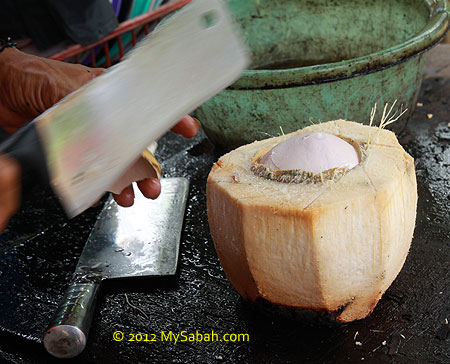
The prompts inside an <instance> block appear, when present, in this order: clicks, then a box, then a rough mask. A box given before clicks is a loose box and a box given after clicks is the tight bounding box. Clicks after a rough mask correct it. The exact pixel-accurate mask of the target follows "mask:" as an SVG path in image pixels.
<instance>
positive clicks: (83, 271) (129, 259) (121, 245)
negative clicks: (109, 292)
mask: <svg viewBox="0 0 450 364" xmlns="http://www.w3.org/2000/svg"><path fill="white" fill-rule="evenodd" d="M161 187H162V189H161V195H160V196H159V197H158V198H157V199H156V200H149V199H147V198H145V197H144V196H143V195H142V194H141V193H140V192H138V191H137V189H136V192H135V193H136V197H135V201H134V205H133V206H132V207H129V208H123V207H120V206H118V205H117V204H116V203H115V202H114V200H113V199H112V198H109V199H108V200H107V202H106V203H105V205H104V207H103V209H102V211H101V212H100V215H99V217H98V219H97V221H96V223H95V225H94V228H93V230H92V232H91V234H90V235H89V238H88V240H87V242H86V245H85V247H84V249H83V252H82V253H81V256H80V260H79V261H78V265H77V267H76V269H75V273H74V275H73V279H72V283H71V284H70V286H69V288H68V289H67V291H66V293H65V295H64V298H63V299H62V301H61V303H60V305H59V307H58V309H57V311H56V313H55V315H54V317H53V318H52V320H51V323H50V325H49V326H48V328H47V329H46V331H45V333H44V340H43V341H44V346H45V348H46V349H47V351H48V352H49V353H50V354H52V355H53V356H56V357H57V358H72V357H74V356H76V355H78V354H80V353H81V352H82V351H83V350H84V348H85V346H86V339H87V335H88V331H89V327H90V324H91V321H92V314H93V311H94V304H95V300H96V296H97V292H98V290H99V288H100V284H101V282H102V281H103V280H105V279H115V278H127V277H143V276H167V275H174V274H175V272H176V269H177V262H178V251H179V245H180V235H181V230H182V224H183V216H184V210H185V207H186V200H187V195H188V190H189V183H188V180H187V179H186V178H163V179H161Z"/></svg>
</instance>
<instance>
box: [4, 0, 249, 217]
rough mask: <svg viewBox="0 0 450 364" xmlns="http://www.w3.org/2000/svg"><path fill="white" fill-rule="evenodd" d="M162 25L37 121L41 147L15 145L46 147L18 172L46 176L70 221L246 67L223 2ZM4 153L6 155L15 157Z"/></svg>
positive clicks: (198, 4)
mask: <svg viewBox="0 0 450 364" xmlns="http://www.w3.org/2000/svg"><path fill="white" fill-rule="evenodd" d="M162 23H163V24H162V25H161V26H160V27H158V28H157V29H156V30H155V31H154V32H153V33H152V34H151V35H150V36H149V37H148V38H146V39H145V40H144V41H142V42H141V43H140V44H139V45H138V46H136V48H135V49H134V50H133V51H132V52H131V53H130V54H129V56H127V57H126V58H125V59H124V60H123V61H121V62H120V63H119V64H118V65H116V66H114V67H112V68H111V69H109V70H108V71H107V72H106V73H105V74H103V75H101V76H99V77H97V78H96V79H94V80H92V81H91V82H89V83H88V84H87V85H85V86H83V87H82V88H80V89H79V90H77V91H75V92H73V93H72V94H70V95H69V96H67V97H66V98H64V99H63V100H61V101H60V102H59V103H58V104H56V105H55V106H54V107H52V108H50V109H49V110H47V111H46V112H45V113H43V114H42V115H40V116H39V117H38V118H36V119H35V120H34V121H33V123H32V124H31V125H30V126H29V127H28V128H27V131H28V132H30V133H36V134H37V135H38V136H37V137H36V138H38V139H39V142H35V143H33V142H30V141H26V142H22V143H20V142H21V141H22V139H21V138H19V143H15V144H14V143H13V144H14V145H13V147H14V146H15V147H17V144H20V146H21V148H22V151H25V152H27V153H28V151H31V152H30V153H31V154H32V155H37V154H39V150H41V149H43V153H44V155H45V158H41V160H43V161H44V162H42V163H40V165H39V166H37V167H36V166H35V164H36V163H39V161H36V158H28V157H27V158H23V153H19V155H18V156H17V158H18V159H19V161H22V160H23V161H24V163H22V168H23V169H27V168H29V169H30V170H34V172H38V173H40V174H46V173H47V174H48V177H49V180H50V183H51V185H52V187H53V190H54V191H55V192H56V194H57V195H58V197H59V198H60V201H61V203H62V205H63V207H64V208H65V210H66V212H67V214H68V215H69V216H70V217H73V216H75V215H77V214H79V213H81V212H82V211H84V210H85V209H86V208H88V207H89V206H91V205H92V203H93V202H95V201H96V200H98V199H99V198H100V197H101V196H102V195H103V193H104V192H105V191H107V190H108V188H110V187H111V186H112V184H113V183H114V182H115V181H116V180H117V179H118V178H119V177H120V176H121V174H122V173H123V172H124V171H125V169H126V168H127V167H129V166H130V165H131V164H132V163H133V162H134V161H135V160H136V159H137V158H138V157H139V155H140V153H141V152H142V151H143V150H144V149H145V148H146V146H147V145H149V144H150V142H152V141H153V140H156V139H157V138H158V137H160V136H161V135H162V134H163V133H164V132H166V131H167V130H169V129H170V128H171V127H172V126H173V125H175V123H176V122H177V121H178V120H179V119H180V118H181V117H182V116H184V115H185V114H187V113H189V112H191V111H193V110H194V109H195V108H196V107H198V106H199V105H200V104H202V103H203V102H204V101H206V100H207V99H208V98H210V97H212V96H213V95H215V94H216V93H218V92H219V91H221V90H222V89H224V88H225V87H227V86H228V85H230V84H231V83H232V82H233V81H235V80H236V79H237V78H238V77H239V75H240V74H241V72H242V71H243V70H244V69H245V67H246V66H247V65H248V62H249V56H248V52H247V49H246V47H245V46H244V45H243V43H242V42H241V39H240V36H239V34H238V32H237V30H236V28H235V27H234V25H233V21H232V19H231V16H230V14H229V12H228V10H227V7H226V4H225V3H224V2H223V1H220V0H194V1H193V2H192V3H191V4H189V5H186V6H185V7H184V8H182V9H181V10H179V11H178V12H177V13H175V14H174V15H172V16H171V17H169V18H168V19H166V20H165V21H163V22H162ZM34 129H36V130H37V132H36V130H34ZM33 130H34V131H33ZM22 134H24V133H22ZM25 134H27V133H25ZM19 136H20V133H19ZM16 139H17V137H16ZM9 147H10V148H9V149H8V148H4V149H3V151H4V152H7V153H13V152H14V148H11V143H9ZM11 149H13V151H11ZM0 151H2V148H1V147H0ZM30 153H28V154H30ZM16 154H17V153H16ZM25 157H26V156H25ZM42 164H43V165H42ZM26 175H27V171H25V173H24V176H26ZM32 175H33V174H32ZM42 179H43V180H45V176H44V178H42Z"/></svg>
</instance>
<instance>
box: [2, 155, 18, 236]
mask: <svg viewBox="0 0 450 364" xmlns="http://www.w3.org/2000/svg"><path fill="white" fill-rule="evenodd" d="M19 205H20V168H19V165H18V163H17V162H16V161H15V160H14V159H12V158H9V157H6V156H2V155H0V232H2V231H3V230H4V229H5V227H6V226H7V225H8V221H9V219H10V218H11V216H12V215H14V214H15V213H16V211H17V210H18V209H19Z"/></svg>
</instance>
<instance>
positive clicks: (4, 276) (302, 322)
mask: <svg viewBox="0 0 450 364" xmlns="http://www.w3.org/2000/svg"><path fill="white" fill-rule="evenodd" d="M449 95H450V45H442V46H438V47H436V48H435V49H434V50H433V51H432V52H431V53H430V55H429V57H428V63H427V68H426V75H425V78H424V82H423V86H422V90H421V95H420V98H419V102H420V103H421V104H423V106H418V107H417V108H416V111H415V113H414V116H413V118H412V119H411V121H410V123H409V125H408V127H407V130H406V131H405V132H404V133H403V134H402V135H401V136H400V141H401V143H402V145H403V146H404V147H405V149H406V150H407V151H408V152H409V153H411V154H412V155H413V157H414V158H415V159H416V171H417V178H418V185H419V206H418V218H417V226H416V230H415V234H414V240H413V242H412V247H411V251H410V254H409V256H408V258H407V260H406V263H405V266H404V267H403V269H402V271H401V273H400V274H399V276H398V278H397V279H396V280H395V282H394V283H393V285H392V286H391V287H390V288H389V290H388V291H387V292H386V294H385V295H384V296H383V298H382V299H381V301H380V302H379V304H378V305H377V307H376V308H375V310H374V312H373V313H372V315H371V316H369V317H368V318H367V319H365V320H362V321H359V322H355V323H351V324H345V325H338V324H333V323H332V322H330V321H328V320H327V318H326V317H320V316H319V317H317V316H314V315H312V316H309V315H301V314H297V313H294V312H291V311H281V310H277V309H275V308H273V307H271V306H270V305H269V304H267V303H264V302H260V303H259V304H258V305H256V306H255V305H250V304H247V303H245V302H244V301H243V300H242V299H241V298H240V297H239V295H238V294H237V293H236V292H235V291H234V289H233V288H232V286H231V285H230V283H229V282H228V281H227V279H226V277H225V275H224V272H223V270H222V268H221V266H220V264H219V261H218V259H217V256H216V253H215V250H214V246H213V243H212V240H211V237H210V234H209V229H208V221H207V216H206V197H205V184H206V177H207V174H208V172H209V170H210V168H211V166H212V163H213V162H214V161H215V160H217V158H218V157H219V156H220V154H221V151H218V150H216V149H215V148H214V147H213V146H212V145H211V144H210V143H209V142H208V140H207V139H206V137H205V136H204V134H202V133H200V135H198V136H197V137H196V138H195V139H193V140H184V139H182V138H180V137H178V136H175V135H174V134H172V133H168V134H167V135H165V136H164V138H163V139H162V141H161V142H160V147H159V151H158V153H157V154H158V155H157V157H158V158H159V159H160V160H161V161H163V170H164V173H165V175H166V176H170V177H172V176H185V177H188V178H189V179H190V182H191V187H190V195H189V198H188V206H187V209H186V216H185V223H184V229H183V233H182V238H181V251H180V253H181V254H180V264H179V269H178V273H177V275H176V276H175V277H169V278H155V279H135V280H121V281H111V282H108V283H107V284H105V285H104V286H103V287H102V292H101V296H100V297H99V301H98V304H97V309H96V311H95V314H94V322H93V326H92V328H91V331H90V336H89V340H88V346H87V348H86V350H85V352H84V353H83V354H82V355H80V356H79V357H78V358H75V359H73V360H70V361H69V362H78V361H79V362H83V363H85V364H88V363H116V362H117V363H118V362H120V363H280V364H281V363H348V362H351V363H354V362H364V363H385V362H386V363H442V364H443V363H449V362H450V326H448V325H446V322H449V321H450V125H449V123H450V96H449ZM419 105H420V104H419ZM31 195H32V201H27V202H26V203H25V204H24V206H23V208H22V210H21V211H20V213H19V214H17V215H16V216H15V218H14V219H13V221H12V222H11V224H10V226H9V228H8V230H7V231H6V232H5V233H4V234H2V235H0V252H1V254H2V258H1V259H0V308H1V310H0V338H1V340H0V359H1V360H0V361H1V362H11V363H25V364H27V363H30V364H39V363H47V362H50V363H51V362H57V360H56V359H53V358H51V357H50V356H49V355H48V354H47V353H46V352H45V351H44V348H43V346H42V344H41V335H42V333H43V331H44V329H45V327H46V325H47V323H48V320H49V319H50V317H51V315H52V313H53V311H54V310H55V309H56V307H57V304H58V301H59V299H60V298H61V297H62V295H63V293H64V290H65V288H66V287H67V285H68V283H69V280H70V277H71V275H72V273H73V271H74V269H75V266H76V263H77V260H78V256H79V254H80V253H81V250H82V248H83V245H84V243H85V241H86V239H87V237H88V235H89V232H90V230H91V228H92V227H93V224H94V222H95V219H96V216H97V214H98V213H99V211H100V208H101V204H100V205H99V206H98V207H96V208H92V209H90V210H88V211H87V212H86V213H84V214H82V215H81V216H78V217H77V218H75V219H73V220H67V219H66V218H65V217H64V214H63V212H62V210H61V209H60V208H59V206H58V203H57V201H56V198H55V197H54V196H53V195H52V194H51V192H50V191H48V190H45V191H43V190H39V189H35V190H33V191H32V193H31ZM446 320H447V321H446ZM116 331H121V332H123V333H124V334H125V339H124V340H123V341H120V342H118V341H114V340H113V333H114V332H116ZM169 331H172V332H173V333H180V332H182V331H185V332H186V333H187V334H189V333H194V334H195V332H196V331H198V332H199V333H201V334H205V333H211V332H212V331H214V332H215V333H217V334H218V335H219V337H220V338H223V335H224V334H248V335H249V341H248V342H247V341H240V342H225V341H216V342H177V343H176V344H175V343H174V341H173V340H172V341H171V342H170V341H162V340H161V332H164V333H165V334H167V333H168V332H169ZM138 333H141V334H147V335H148V336H147V339H148V341H147V342H145V341H141V342H137V341H128V340H129V339H131V338H132V336H130V334H138ZM153 334H154V335H155V336H153ZM144 339H145V337H144ZM153 339H154V340H155V341H152V340H153ZM242 339H243V340H245V338H244V337H242Z"/></svg>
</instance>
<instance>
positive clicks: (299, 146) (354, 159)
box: [260, 132, 359, 174]
mask: <svg viewBox="0 0 450 364" xmlns="http://www.w3.org/2000/svg"><path fill="white" fill-rule="evenodd" d="M260 163H261V164H263V165H264V166H265V167H266V168H268V169H269V170H271V171H287V170H300V171H305V172H309V173H313V174H319V173H322V172H325V171H328V170H333V169H336V168H345V169H348V170H350V169H352V168H354V167H355V166H356V165H358V163H359V155H358V152H357V151H356V149H355V147H354V146H353V145H351V144H350V143H348V142H347V141H345V140H344V139H342V138H339V137H338V136H336V135H333V134H328V133H317V132H313V133H305V134H300V135H297V136H294V137H292V138H289V139H287V140H285V141H283V142H281V143H279V144H277V145H276V146H275V147H273V148H272V149H271V150H270V151H269V152H267V153H266V154H265V155H264V156H263V157H262V158H261V160H260Z"/></svg>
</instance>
